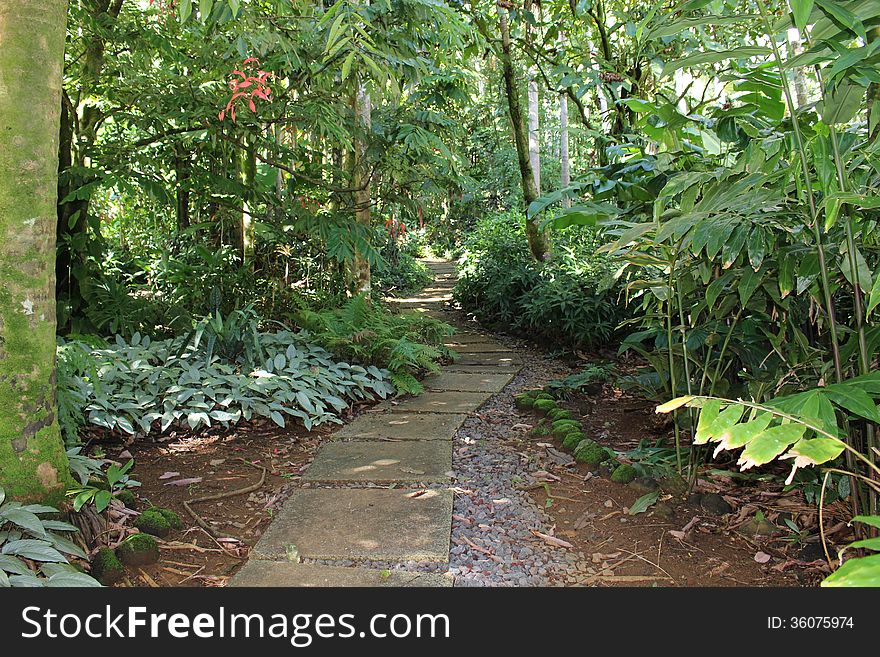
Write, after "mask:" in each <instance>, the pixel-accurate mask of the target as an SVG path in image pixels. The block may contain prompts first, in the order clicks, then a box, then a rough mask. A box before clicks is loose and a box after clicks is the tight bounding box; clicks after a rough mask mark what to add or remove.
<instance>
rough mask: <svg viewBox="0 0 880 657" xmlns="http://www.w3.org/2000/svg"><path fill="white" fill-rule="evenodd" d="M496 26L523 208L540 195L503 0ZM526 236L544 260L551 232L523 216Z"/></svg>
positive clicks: (547, 253) (548, 247) (534, 251)
mask: <svg viewBox="0 0 880 657" xmlns="http://www.w3.org/2000/svg"><path fill="white" fill-rule="evenodd" d="M497 10H498V26H499V30H500V32H501V52H500V53H499V58H500V59H501V68H502V71H503V74H504V90H505V92H506V94H507V109H508V113H509V115H510V122H511V124H512V126H513V141H514V143H515V145H516V154H517V162H518V163H519V173H520V178H521V179H522V188H523V202H524V203H525V206H526V209H528V207H529V206H530V205H531V204H532V202H534V201H536V200H537V199H538V196H539V192H538V186H537V185H536V184H535V174H534V171H533V170H532V163H531V160H530V158H529V141H528V136H527V134H526V124H525V121H524V117H523V113H522V105H521V103H520V92H519V87H518V85H517V81H516V70H515V69H514V65H513V53H512V46H511V39H510V22H509V20H508V10H507V8H506V7H505V5H504V4H502V2H498V5H497ZM526 237H527V238H528V240H529V249H530V250H531V252H532V255H533V256H534V257H535V259H536V260H544V259H545V258H547V256H548V255H549V254H550V236H549V235H548V234H547V232H546V231H542V230H541V229H540V227H539V225H538V221H537V220H536V219H531V218H527V219H526Z"/></svg>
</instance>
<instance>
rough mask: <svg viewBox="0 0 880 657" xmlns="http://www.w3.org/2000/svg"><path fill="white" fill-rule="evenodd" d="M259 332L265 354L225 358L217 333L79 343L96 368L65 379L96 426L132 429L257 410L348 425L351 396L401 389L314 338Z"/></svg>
mask: <svg viewBox="0 0 880 657" xmlns="http://www.w3.org/2000/svg"><path fill="white" fill-rule="evenodd" d="M254 337H255V339H256V340H257V342H258V345H257V346H258V347H259V352H260V353H261V354H265V359H262V358H261V359H260V360H257V361H254V360H249V359H248V356H247V355H245V353H244V352H241V353H239V354H237V355H236V356H235V357H234V358H233V359H232V360H227V359H224V358H223V357H222V356H221V355H220V354H219V353H217V352H216V351H215V350H214V348H211V349H209V347H208V345H209V344H210V341H209V340H204V339H199V340H195V339H192V340H188V339H187V340H185V339H183V338H177V339H171V340H157V341H152V340H150V339H149V338H148V337H146V336H143V337H142V336H141V335H140V334H136V335H135V336H134V337H133V338H132V339H131V341H126V340H125V339H123V338H122V337H120V336H117V337H116V339H115V341H114V342H113V343H112V344H108V345H106V346H104V347H100V348H93V347H87V346H85V345H79V348H81V349H83V350H86V351H87V352H88V354H89V357H90V359H91V362H90V363H89V369H88V371H81V372H78V373H77V374H75V375H73V376H72V377H71V378H70V379H69V381H67V382H62V385H65V386H66V387H71V388H74V389H77V390H80V391H82V394H83V395H84V396H85V398H86V400H87V402H88V406H86V407H85V411H86V415H87V419H88V422H89V423H91V424H94V425H97V426H99V427H104V428H106V429H108V430H111V431H121V432H124V433H129V434H134V433H137V432H141V433H150V432H152V431H157V432H165V431H167V430H168V429H170V428H171V427H172V426H176V425H183V426H186V427H189V428H190V429H197V428H200V427H209V426H212V425H213V424H219V425H220V426H224V427H226V426H230V425H233V424H235V423H237V422H238V421H239V420H241V419H245V420H250V419H252V418H255V417H264V418H270V419H271V420H272V421H273V422H274V423H275V424H277V425H279V426H282V427H283V426H285V424H286V422H287V418H290V417H293V418H295V419H297V420H300V421H302V422H303V424H305V426H306V427H307V428H311V427H312V426H314V425H316V424H322V423H324V422H333V423H340V422H341V420H340V419H339V416H338V413H339V412H340V411H342V410H344V409H346V408H348V406H349V405H350V404H351V403H352V402H355V401H360V400H364V399H373V398H375V397H377V396H378V397H385V396H387V395H388V394H390V393H392V392H393V391H394V388H393V386H392V385H391V383H390V381H389V379H388V374H387V372H383V371H382V370H379V369H378V368H376V367H372V366H371V367H369V368H365V367H361V366H359V365H351V364H349V363H345V362H338V361H337V360H336V359H335V358H334V357H333V356H332V355H331V354H330V353H328V352H327V351H325V350H324V349H323V348H321V347H318V346H316V345H314V344H312V343H311V342H310V341H309V338H308V336H307V335H304V334H297V333H291V332H290V331H277V332H275V333H258V334H256V336H254ZM215 345H216V342H215ZM64 354H65V351H64V350H62V351H61V352H60V354H59V358H64ZM95 372H96V374H94V373H95ZM68 438H69V437H68Z"/></svg>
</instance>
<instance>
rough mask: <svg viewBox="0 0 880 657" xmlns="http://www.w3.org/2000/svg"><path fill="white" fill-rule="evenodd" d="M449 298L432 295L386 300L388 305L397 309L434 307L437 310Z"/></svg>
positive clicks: (449, 296) (447, 296)
mask: <svg viewBox="0 0 880 657" xmlns="http://www.w3.org/2000/svg"><path fill="white" fill-rule="evenodd" d="M450 298H451V295H449V294H446V295H444V294H434V295H426V296H412V297H406V298H405V299H388V303H390V304H393V305H395V306H398V307H399V308H406V307H407V306H426V307H427V306H436V307H438V308H439V307H442V306H443V304H444V303H446V302H447V301H449V299H450Z"/></svg>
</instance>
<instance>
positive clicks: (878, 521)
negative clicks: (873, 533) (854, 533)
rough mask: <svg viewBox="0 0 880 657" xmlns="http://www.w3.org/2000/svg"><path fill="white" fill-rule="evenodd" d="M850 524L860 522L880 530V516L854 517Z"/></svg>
mask: <svg viewBox="0 0 880 657" xmlns="http://www.w3.org/2000/svg"><path fill="white" fill-rule="evenodd" d="M850 522H860V523H862V524H863V525H870V526H871V527H876V528H877V529H880V516H855V517H853V519H852V520H851V521H850Z"/></svg>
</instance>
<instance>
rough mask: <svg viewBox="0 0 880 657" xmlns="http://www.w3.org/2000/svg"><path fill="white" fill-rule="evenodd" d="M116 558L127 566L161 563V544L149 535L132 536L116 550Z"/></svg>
mask: <svg viewBox="0 0 880 657" xmlns="http://www.w3.org/2000/svg"><path fill="white" fill-rule="evenodd" d="M116 556H117V557H119V560H120V561H122V563H124V564H126V565H127V566H146V565H148V564H151V563H156V562H157V561H159V544H158V543H157V542H156V539H155V538H153V537H152V536H150V535H149V534H132V535H131V536H129V537H128V538H127V539H125V540H124V541H122V543H120V544H119V547H117V548H116Z"/></svg>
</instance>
